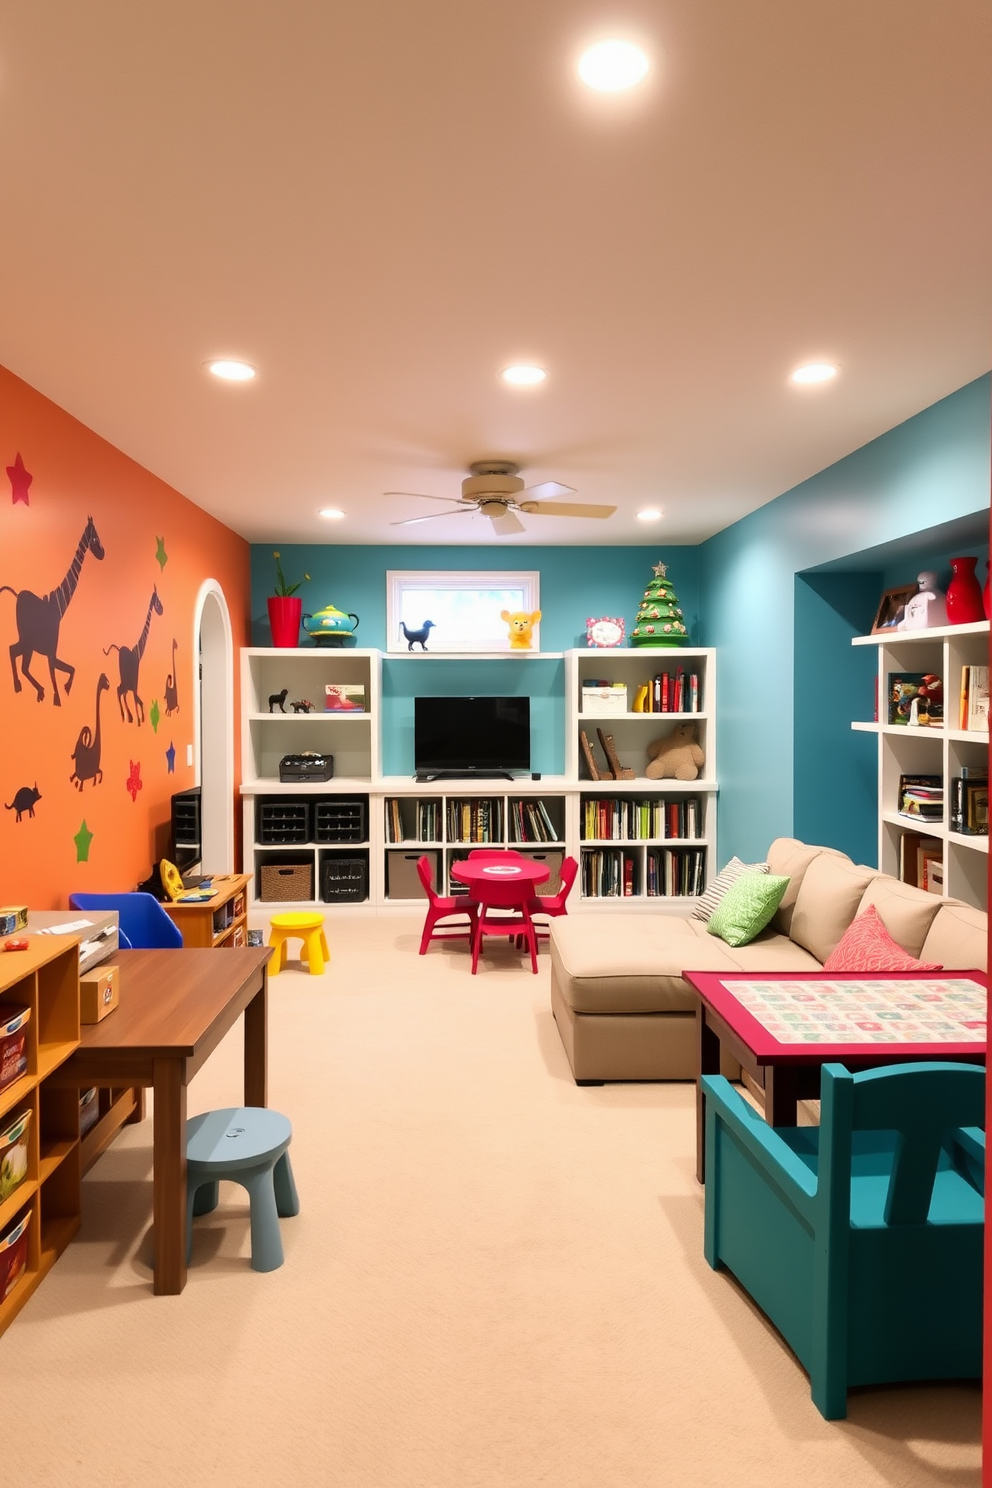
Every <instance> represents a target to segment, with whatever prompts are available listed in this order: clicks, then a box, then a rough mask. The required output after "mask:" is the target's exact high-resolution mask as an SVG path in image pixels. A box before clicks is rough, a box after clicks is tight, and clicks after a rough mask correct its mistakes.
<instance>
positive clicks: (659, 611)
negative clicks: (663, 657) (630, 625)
mask: <svg viewBox="0 0 992 1488" xmlns="http://www.w3.org/2000/svg"><path fill="white" fill-rule="evenodd" d="M667 572H668V569H667V566H666V565H665V564H664V563H656V564H655V565H654V578H653V579H652V580H651V582H650V584H649V585H648V587H647V588H646V589H645V591H644V598H643V599H642V600H641V606H640V609H639V610H638V611H637V621H636V624H635V625H634V629H633V631H632V632H631V637H630V644H631V645H632V646H684V645H685V643H686V641H687V640H688V639H689V635H688V632H687V630H686V628H685V621H684V620H683V618H682V611H681V609H680V608H679V602H678V597H677V596H676V593H675V590H674V589H673V588H672V581H671V579H669V578H667V577H666V575H667Z"/></svg>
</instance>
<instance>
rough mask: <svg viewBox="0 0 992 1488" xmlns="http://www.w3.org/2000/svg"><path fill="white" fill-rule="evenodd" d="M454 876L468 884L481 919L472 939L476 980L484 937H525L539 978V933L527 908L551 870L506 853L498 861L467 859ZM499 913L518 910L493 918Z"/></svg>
mask: <svg viewBox="0 0 992 1488" xmlns="http://www.w3.org/2000/svg"><path fill="white" fill-rule="evenodd" d="M451 876H452V878H457V879H458V881H459V883H463V884H468V887H469V891H470V893H471V895H472V898H473V899H475V900H477V901H478V904H479V917H478V919H477V920H476V922H475V934H474V936H473V938H472V974H473V976H474V975H475V972H476V969H477V967H478V965H479V953H480V952H481V950H482V937H483V936H484V935H510V936H514V935H523V936H525V937H526V940H527V944H528V946H529V947H530V964H531V969H532V970H533V972H534V973H535V975H536V974H537V932H536V931H535V929H534V922H533V920H532V919H531V917H530V911H529V910H528V908H527V905H528V903H529V902H530V900H531V898H532V896H533V893H534V889H535V887H536V885H537V884H539V883H546V882H547V880H548V879H549V878H550V876H551V872H550V869H549V868H547V867H546V866H545V865H544V864H543V863H535V862H533V861H532V860H531V859H529V858H519V857H516V856H514V857H512V858H511V857H510V855H509V854H508V853H504V854H501V855H500V857H499V858H495V857H493V858H490V857H479V858H467V859H465V861H464V862H458V863H452V865H451ZM496 909H502V910H515V911H516V913H514V914H504V915H495V914H490V910H496Z"/></svg>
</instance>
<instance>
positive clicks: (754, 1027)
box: [685, 972, 988, 1060]
mask: <svg viewBox="0 0 992 1488" xmlns="http://www.w3.org/2000/svg"><path fill="white" fill-rule="evenodd" d="M685 976H686V980H687V981H689V982H690V983H691V984H692V986H694V987H695V988H696V990H697V991H698V992H699V993H700V995H701V997H702V998H703V1001H704V1002H705V1003H706V1004H707V1005H708V1006H709V1007H711V1008H712V1009H714V1010H715V1011H716V1012H717V1013H718V1014H719V1015H720V1016H721V1017H722V1018H724V1019H725V1021H726V1022H727V1023H728V1024H729V1025H730V1027H731V1028H732V1029H733V1030H734V1032H735V1033H737V1034H738V1035H739V1036H740V1037H741V1038H742V1039H743V1040H744V1042H745V1043H746V1044H747V1045H748V1046H749V1047H750V1048H751V1049H752V1050H753V1051H754V1053H755V1054H757V1055H758V1057H759V1058H774V1057H775V1056H776V1055H784V1056H785V1057H786V1058H788V1057H789V1055H791V1056H792V1057H793V1058H798V1059H802V1058H803V1057H804V1056H806V1057H809V1056H813V1057H816V1058H824V1057H826V1058H836V1057H839V1056H841V1055H842V1054H845V1053H847V1054H850V1055H852V1056H860V1057H862V1058H863V1057H865V1056H867V1055H869V1054H870V1052H871V1048H870V1046H875V1047H877V1048H878V1050H879V1053H880V1054H881V1052H882V1047H884V1049H885V1057H886V1059H887V1060H888V1059H890V1058H891V1057H892V1056H893V1055H898V1054H899V1052H900V1051H904V1052H905V1054H906V1055H907V1056H915V1057H916V1058H919V1057H920V1055H921V1054H926V1053H927V1052H928V1051H930V1050H932V1051H933V1053H934V1055H935V1056H937V1057H941V1058H948V1057H951V1056H953V1055H954V1054H955V1053H957V1054H967V1055H970V1056H972V1057H973V1056H974V1055H976V1054H982V1053H984V1051H985V1039H986V1016H987V1000H988V991H987V989H986V985H985V977H984V974H983V973H981V972H974V973H973V972H959V973H956V974H954V975H948V976H933V975H921V974H920V973H915V974H911V975H908V976H907V975H905V974H898V973H889V974H887V975H881V976H880V975H878V974H876V975H874V976H869V977H864V976H854V975H846V976H839V977H836V976H835V977H831V976H829V975H821V976H818V977H817V976H807V977H798V976H790V975H788V974H787V973H778V974H776V975H769V976H763V977H756V976H753V975H748V974H747V973H739V974H737V975H734V976H725V975H721V974H719V973H716V972H708V973H707V972H687V973H685ZM879 1046H881V1047H879Z"/></svg>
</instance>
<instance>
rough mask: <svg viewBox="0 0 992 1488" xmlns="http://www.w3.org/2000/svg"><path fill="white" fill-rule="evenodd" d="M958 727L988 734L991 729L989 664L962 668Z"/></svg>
mask: <svg viewBox="0 0 992 1488" xmlns="http://www.w3.org/2000/svg"><path fill="white" fill-rule="evenodd" d="M958 728H960V729H967V730H969V731H970V732H973V733H976V734H987V733H988V731H989V669H988V667H987V666H966V667H962V668H961V692H960V698H959V704H958Z"/></svg>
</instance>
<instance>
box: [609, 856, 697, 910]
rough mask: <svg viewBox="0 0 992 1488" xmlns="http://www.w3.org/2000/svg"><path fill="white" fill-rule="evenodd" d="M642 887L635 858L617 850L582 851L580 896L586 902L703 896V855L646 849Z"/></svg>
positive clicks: (637, 859)
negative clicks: (635, 897) (646, 896)
mask: <svg viewBox="0 0 992 1488" xmlns="http://www.w3.org/2000/svg"><path fill="white" fill-rule="evenodd" d="M643 871H644V884H643V888H642V885H641V864H640V861H639V858H638V855H636V854H634V853H631V852H625V851H624V849H623V848H619V847H588V848H583V850H582V894H583V897H584V898H586V899H623V898H630V897H631V896H632V895H634V894H641V893H645V894H647V895H648V896H649V897H652V898H654V897H662V896H664V897H669V898H676V897H678V898H684V897H695V896H696V895H699V894H701V893H702V892H703V885H704V882H705V875H706V855H705V851H704V849H703V848H701V847H695V848H684V849H678V848H670V847H665V848H654V849H652V848H649V849H648V851H647V852H646V853H645V855H644V869H643Z"/></svg>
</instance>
